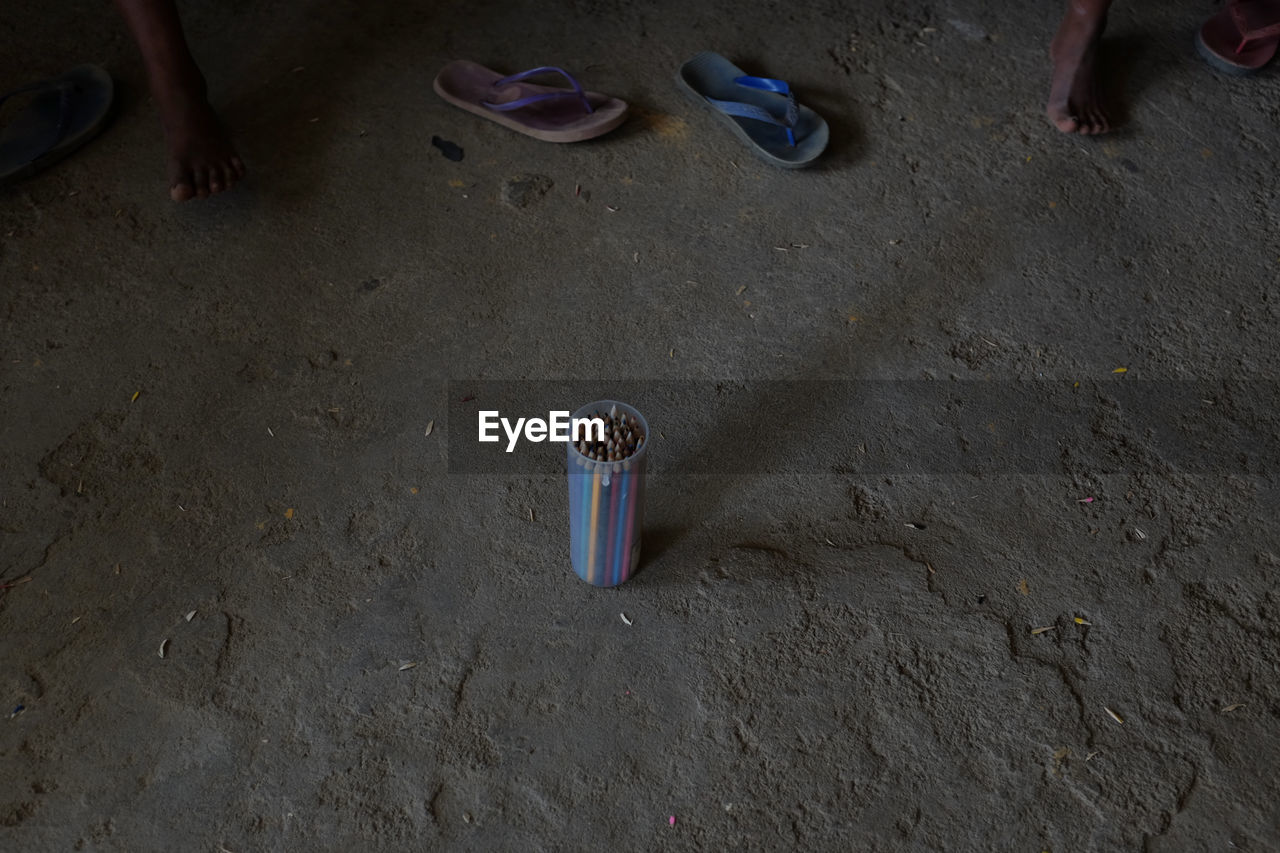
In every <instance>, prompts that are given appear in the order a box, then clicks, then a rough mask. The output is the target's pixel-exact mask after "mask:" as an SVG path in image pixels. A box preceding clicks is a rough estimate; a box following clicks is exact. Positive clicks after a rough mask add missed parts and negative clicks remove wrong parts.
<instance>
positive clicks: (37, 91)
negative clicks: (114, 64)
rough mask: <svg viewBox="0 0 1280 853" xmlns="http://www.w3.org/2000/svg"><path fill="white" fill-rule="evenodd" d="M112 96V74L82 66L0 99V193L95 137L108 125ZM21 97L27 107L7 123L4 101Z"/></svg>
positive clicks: (89, 66) (21, 88) (93, 67)
mask: <svg viewBox="0 0 1280 853" xmlns="http://www.w3.org/2000/svg"><path fill="white" fill-rule="evenodd" d="M114 92H115V86H114V84H113V83H112V82H111V75H110V74H108V73H107V72H106V71H104V70H103V69H101V68H99V67H98V66H96V65H80V66H77V67H75V68H72V69H71V70H70V71H68V72H67V73H66V74H63V75H61V76H59V77H53V78H51V79H49V80H41V81H40V82H38V83H31V84H29V85H26V86H21V87H19V88H17V89H14V90H13V91H12V92H9V93H7V94H5V95H0V122H3V124H0V188H4V187H7V186H9V185H10V184H13V183H16V182H18V181H20V180H22V179H23V178H26V177H29V176H31V175H34V174H35V173H36V172H39V171H40V170H42V169H46V168H48V167H49V166H52V165H53V164H54V163H56V162H58V161H59V160H61V159H62V158H64V157H66V156H67V155H68V154H70V153H71V152H73V151H75V150H76V149H77V148H79V147H80V146H82V145H84V144H85V143H86V142H88V141H89V140H90V139H93V137H95V136H97V135H98V133H99V131H101V130H102V128H103V127H104V126H106V123H107V116H108V115H109V114H110V112H111V101H112V98H113V97H114ZM20 97H25V98H26V99H27V103H26V105H25V106H24V107H23V109H22V111H21V112H19V113H18V114H17V115H15V116H13V118H12V119H10V120H7V121H6V120H5V119H4V112H3V107H4V105H5V102H6V101H8V100H9V99H10V98H20Z"/></svg>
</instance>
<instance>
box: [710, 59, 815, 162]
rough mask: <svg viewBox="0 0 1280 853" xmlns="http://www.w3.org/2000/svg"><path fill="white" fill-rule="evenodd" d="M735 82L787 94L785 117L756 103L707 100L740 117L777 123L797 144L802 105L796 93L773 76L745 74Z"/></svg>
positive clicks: (790, 140)
mask: <svg viewBox="0 0 1280 853" xmlns="http://www.w3.org/2000/svg"><path fill="white" fill-rule="evenodd" d="M733 82H735V83H737V84H738V85H739V86H746V87H748V88H750V89H760V90H762V91H765V92H776V93H777V94H779V95H785V96H786V99H787V106H786V109H785V110H784V112H783V117H782V118H778V117H777V116H775V115H774V114H773V113H771V112H769V111H768V110H766V109H765V108H764V107H757V106H756V105H755V104H744V103H742V102H741V101H722V100H720V99H719V98H707V100H708V101H709V102H710V103H711V105H712V106H714V107H715V108H716V109H718V110H720V111H721V112H723V113H728V114H729V115H733V116H739V117H740V118H749V119H755V120H756V121H763V122H768V123H769V124H773V125H777V126H778V127H781V128H783V129H785V130H786V131H787V141H788V142H790V143H791V144H792V146H794V145H795V144H796V137H795V131H794V130H793V129H794V128H795V126H796V122H797V121H799V120H800V107H799V106H798V105H797V104H796V96H795V93H794V92H792V91H791V87H790V86H788V85H787V84H786V83H785V82H784V81H782V80H774V79H773V78H771V77H750V76H747V75H744V76H742V77H738V78H736V79H735V80H734V81H733Z"/></svg>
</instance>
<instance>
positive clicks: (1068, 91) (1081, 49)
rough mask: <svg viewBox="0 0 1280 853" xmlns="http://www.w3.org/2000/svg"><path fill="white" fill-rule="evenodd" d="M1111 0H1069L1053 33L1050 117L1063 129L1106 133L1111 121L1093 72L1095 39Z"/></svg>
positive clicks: (1105, 18)
mask: <svg viewBox="0 0 1280 853" xmlns="http://www.w3.org/2000/svg"><path fill="white" fill-rule="evenodd" d="M1110 7H1111V0H1068V2H1067V11H1066V14H1065V15H1063V16H1062V23H1061V24H1059V25H1058V33H1057V35H1055V36H1054V37H1053V44H1052V46H1051V47H1050V48H1049V57H1050V59H1052V60H1053V82H1052V85H1051V87H1050V90H1049V105H1048V113H1049V120H1050V121H1052V122H1053V123H1054V125H1055V126H1056V127H1057V128H1058V130H1061V131H1062V132H1063V133H1085V134H1094V133H1106V132H1107V131H1108V130H1109V129H1110V127H1111V125H1110V124H1109V122H1108V121H1107V116H1106V113H1105V112H1103V109H1102V101H1101V98H1100V97H1099V94H1098V81H1097V78H1096V76H1095V74H1096V70H1095V59H1096V57H1097V52H1098V50H1097V49H1098V40H1099V39H1100V38H1101V37H1102V31H1103V29H1104V28H1105V27H1106V25H1107V9H1109V8H1110Z"/></svg>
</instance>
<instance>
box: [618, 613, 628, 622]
mask: <svg viewBox="0 0 1280 853" xmlns="http://www.w3.org/2000/svg"><path fill="white" fill-rule="evenodd" d="M618 615H619V616H621V617H622V621H623V624H626V625H630V624H631V620H630V619H628V618H627V614H625V613H619V614H618Z"/></svg>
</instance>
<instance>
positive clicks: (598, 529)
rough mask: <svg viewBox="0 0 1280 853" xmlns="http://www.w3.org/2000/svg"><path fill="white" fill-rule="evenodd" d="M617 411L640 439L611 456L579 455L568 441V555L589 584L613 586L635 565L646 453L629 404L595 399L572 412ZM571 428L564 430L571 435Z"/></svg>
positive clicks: (645, 428)
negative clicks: (629, 451)
mask: <svg viewBox="0 0 1280 853" xmlns="http://www.w3.org/2000/svg"><path fill="white" fill-rule="evenodd" d="M614 406H616V407H617V411H618V414H620V415H623V414H625V415H627V416H628V418H635V419H636V421H637V422H638V423H639V428H640V434H641V435H643V436H644V441H643V443H641V444H640V446H639V447H638V448H637V449H636V451H635V452H634V453H632V454H631V455H630V456H628V457H627V458H625V459H623V460H621V461H617V462H607V461H598V460H593V459H590V458H588V457H586V456H584V455H583V454H582V453H581V452H580V451H579V450H578V445H577V443H575V442H573V441H570V442H569V444H568V447H569V559H570V561H571V562H572V563H573V570H574V571H575V572H577V574H578V577H580V578H582V579H583V580H584V581H586V582H587V583H589V584H594V585H595V586H617V585H618V584H620V583H622V582H623V581H625V580H627V578H629V577H631V576H632V575H634V574H635V573H636V570H637V569H638V568H639V565H640V530H641V527H642V526H643V524H644V469H645V460H646V459H647V458H648V456H649V444H650V442H651V440H652V439H651V438H650V436H649V423H648V421H646V420H645V419H644V415H642V414H640V413H639V412H638V411H636V409H635V408H634V407H632V406H628V405H627V404H626V403H619V402H617V401H616V400H598V401H597V402H594V403H590V404H588V405H586V406H583V407H582V408H581V409H578V411H576V412H574V413H573V416H572V418H571V420H570V429H571V430H572V423H573V421H574V420H577V419H579V418H591V417H595V416H596V414H597V413H599V414H600V415H604V414H605V413H607V412H609V410H610V409H612V408H613V407H614ZM572 436H573V433H572V431H571V432H570V437H571V438H572Z"/></svg>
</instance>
